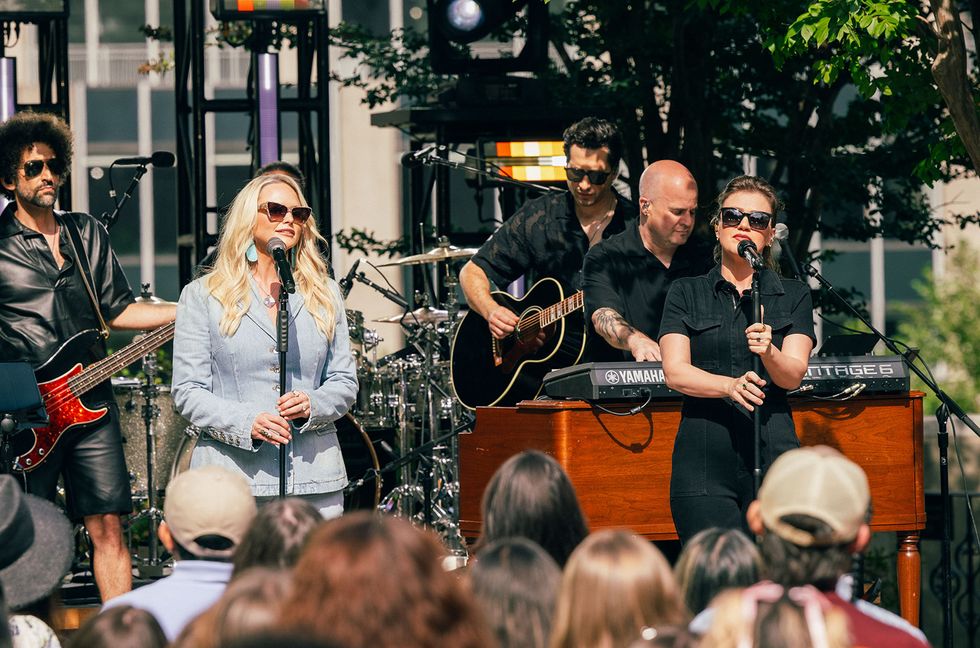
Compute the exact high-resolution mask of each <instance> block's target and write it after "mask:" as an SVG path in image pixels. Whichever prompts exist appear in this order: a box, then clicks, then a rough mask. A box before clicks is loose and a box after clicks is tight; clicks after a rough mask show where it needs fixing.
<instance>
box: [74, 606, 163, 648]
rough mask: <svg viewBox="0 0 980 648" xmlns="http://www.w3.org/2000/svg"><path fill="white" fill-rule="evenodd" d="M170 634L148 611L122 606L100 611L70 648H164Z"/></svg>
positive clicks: (75, 636)
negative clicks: (165, 632) (165, 633)
mask: <svg viewBox="0 0 980 648" xmlns="http://www.w3.org/2000/svg"><path fill="white" fill-rule="evenodd" d="M166 645H167V637H166V635H164V634H163V629H162V628H161V627H160V624H159V623H157V620H156V618H155V617H154V616H153V615H152V614H150V613H149V612H147V611H146V610H140V609H138V608H134V607H133V606H131V605H120V606H118V607H113V608H111V609H109V610H106V611H104V612H100V613H99V614H97V615H95V616H94V617H92V618H91V619H89V620H88V621H86V622H85V623H84V624H83V625H82V627H81V628H79V629H78V631H77V632H76V633H75V634H73V635H72V636H71V640H70V641H69V642H68V648H164V646H166Z"/></svg>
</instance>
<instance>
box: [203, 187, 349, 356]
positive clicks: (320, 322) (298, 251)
mask: <svg viewBox="0 0 980 648" xmlns="http://www.w3.org/2000/svg"><path fill="white" fill-rule="evenodd" d="M274 184H284V185H286V186H288V187H289V188H290V189H292V190H293V191H295V192H296V196H297V197H298V198H299V202H300V204H301V205H303V206H304V207H306V206H308V205H307V203H306V198H304V197H303V192H302V190H301V189H300V186H299V184H298V183H297V182H296V181H295V180H293V179H292V178H290V177H289V176H286V175H264V176H259V177H258V178H255V179H253V180H252V181H250V182H249V183H248V184H247V185H245V187H244V188H243V189H242V190H241V191H239V192H238V195H237V196H235V200H234V201H232V203H231V207H229V208H228V212H227V213H226V214H225V219H224V223H222V226H221V234H220V235H219V237H218V249H217V254H216V257H215V261H214V266H213V269H212V270H211V271H210V272H209V273H208V274H206V275H205V277H204V281H205V285H206V286H207V288H208V292H210V293H211V296H212V297H214V298H215V299H217V300H218V303H220V304H221V306H222V308H223V309H224V312H223V313H222V315H221V321H220V322H219V325H218V329H219V331H220V332H221V334H222V335H224V336H225V337H231V336H232V335H234V334H235V332H236V331H237V330H238V326H239V324H241V321H242V317H244V316H245V313H246V312H248V309H249V306H251V304H252V291H251V290H249V285H248V277H249V274H251V265H252V264H251V262H249V261H248V259H246V258H245V250H246V249H248V247H249V245H252V244H253V243H254V241H253V240H252V231H253V230H254V228H255V219H256V218H266V216H265V215H264V214H259V211H258V208H259V194H260V193H262V190H263V189H265V188H266V187H268V186H270V185H274ZM298 231H299V243H297V244H296V247H295V248H293V250H292V253H293V277H294V279H295V280H296V288H297V289H298V290H299V292H301V293H302V294H303V298H304V300H305V305H306V309H307V310H308V311H309V312H310V314H311V315H312V316H313V320H314V321H315V322H316V328H317V330H319V331H320V333H321V334H322V335H323V336H324V337H325V338H326V339H327V340H332V339H333V334H334V327H335V325H336V322H335V315H336V312H337V310H336V309H337V308H339V306H338V305H337V304H335V303H334V296H333V294H332V292H331V291H330V289H329V288H328V284H327V281H326V278H327V277H328V276H329V274H328V271H327V260H326V259H324V258H323V255H322V254H321V253H320V248H319V243H321V242H324V238H323V237H322V236H321V235H320V232H319V230H318V229H317V226H316V219H315V218H313V217H310V218H309V219H308V220H307V221H306V223H305V224H304V225H303V226H302V227H299V228H298Z"/></svg>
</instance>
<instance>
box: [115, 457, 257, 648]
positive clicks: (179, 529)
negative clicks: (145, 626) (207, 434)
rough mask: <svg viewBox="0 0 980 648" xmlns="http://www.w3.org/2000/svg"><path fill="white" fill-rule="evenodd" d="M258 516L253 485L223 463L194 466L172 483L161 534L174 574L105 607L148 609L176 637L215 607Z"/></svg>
mask: <svg viewBox="0 0 980 648" xmlns="http://www.w3.org/2000/svg"><path fill="white" fill-rule="evenodd" d="M254 517H255V499H254V498H253V497H252V493H251V491H250V489H249V486H248V483H247V482H246V481H245V480H244V479H243V478H241V477H239V476H238V475H236V474H234V473H232V472H231V471H229V470H226V469H225V468H221V467H219V466H205V467H203V468H195V469H192V470H188V471H187V472H184V473H181V474H179V475H177V476H176V477H175V478H174V479H173V480H172V481H171V482H170V484H169V485H168V486H167V493H166V498H165V499H164V504H163V522H161V523H160V528H159V536H160V541H161V542H162V543H163V546H164V547H166V549H167V551H169V552H170V553H172V554H173V556H174V559H175V561H176V562H175V564H174V571H173V574H171V575H170V576H167V577H166V578H162V579H160V580H158V581H157V582H155V583H152V584H150V585H145V586H143V587H140V588H139V589H136V590H133V591H132V592H128V593H126V594H123V595H122V596H118V597H116V598H114V599H111V600H110V601H108V602H107V603H106V604H105V605H104V606H103V608H102V609H103V610H105V609H108V608H111V607H115V606H118V605H132V606H133V607H136V608H140V609H143V610H147V611H148V612H150V613H151V614H153V616H155V617H156V619H157V621H159V622H160V626H161V627H162V628H163V631H164V633H165V634H166V635H167V640H168V641H173V640H174V639H175V638H176V637H177V635H178V634H180V631H181V630H183V629H184V626H186V625H187V624H188V623H189V622H190V621H191V619H193V618H194V617H196V616H197V615H198V614H200V613H201V612H203V611H204V610H206V609H207V608H208V607H210V606H211V605H212V604H213V603H214V602H215V601H217V600H218V597H220V596H221V593H222V592H223V591H224V589H225V585H226V584H227V583H228V580H229V578H230V577H231V568H232V566H231V562H230V561H231V556H232V553H233V552H234V550H235V547H236V546H237V545H238V543H239V542H240V541H241V539H242V537H243V536H244V535H245V532H246V531H247V530H248V526H249V524H250V523H251V522H252V518H254Z"/></svg>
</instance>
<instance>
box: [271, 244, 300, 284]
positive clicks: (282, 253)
mask: <svg viewBox="0 0 980 648" xmlns="http://www.w3.org/2000/svg"><path fill="white" fill-rule="evenodd" d="M265 251H266V252H268V253H269V254H271V255H272V260H273V261H275V262H276V274H278V275H279V283H281V284H282V289H283V290H285V291H286V292H288V293H294V292H296V282H294V281H293V270H292V268H290V267H289V259H287V258H286V244H285V243H283V242H282V239H281V238H279V237H278V236H274V237H272V238H271V239H269V243H268V245H266V246H265Z"/></svg>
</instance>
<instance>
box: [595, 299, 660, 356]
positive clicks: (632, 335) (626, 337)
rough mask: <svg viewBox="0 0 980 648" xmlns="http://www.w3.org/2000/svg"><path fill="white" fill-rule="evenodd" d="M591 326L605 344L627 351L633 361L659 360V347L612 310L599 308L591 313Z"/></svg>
mask: <svg viewBox="0 0 980 648" xmlns="http://www.w3.org/2000/svg"><path fill="white" fill-rule="evenodd" d="M592 325H593V326H594V327H595V330H596V332H597V333H598V334H599V335H601V336H602V338H603V339H604V340H605V341H606V342H608V343H609V344H610V345H611V346H613V347H615V348H617V349H622V350H624V351H629V352H630V353H632V354H633V359H634V360H638V361H641V362H642V361H649V360H660V345H658V344H657V343H656V342H655V341H653V340H652V339H650V337H649V336H647V335H644V334H643V333H641V332H640V331H638V330H636V329H635V328H633V327H632V326H631V325H630V323H629V322H627V321H626V320H625V319H623V316H622V315H620V314H619V313H617V312H616V311H614V310H613V309H611V308H600V309H598V310H596V311H595V312H594V313H592Z"/></svg>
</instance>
